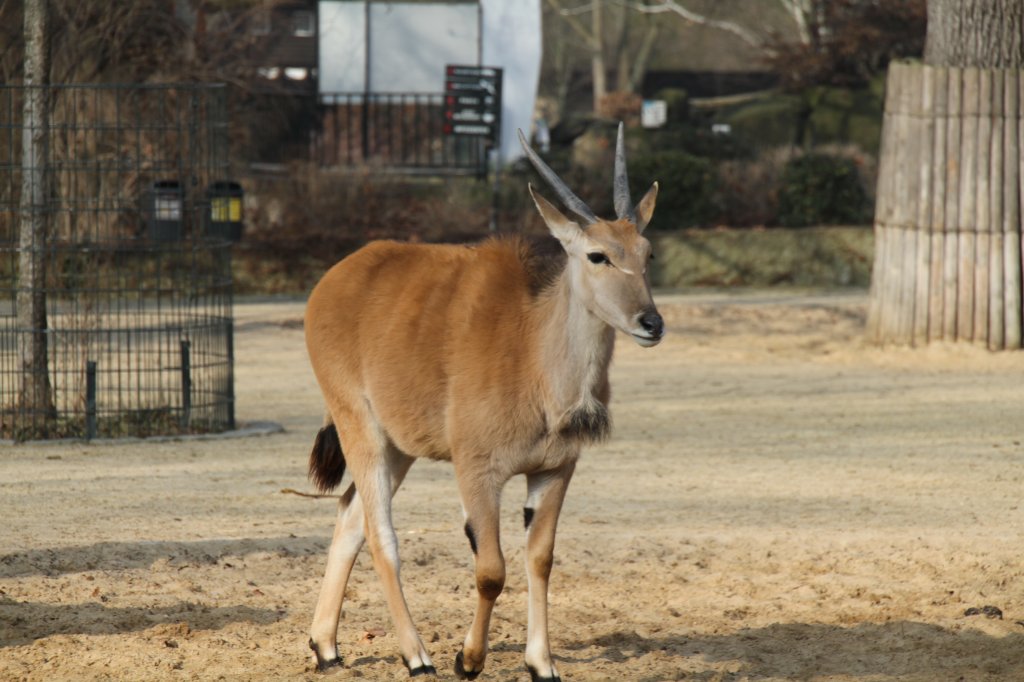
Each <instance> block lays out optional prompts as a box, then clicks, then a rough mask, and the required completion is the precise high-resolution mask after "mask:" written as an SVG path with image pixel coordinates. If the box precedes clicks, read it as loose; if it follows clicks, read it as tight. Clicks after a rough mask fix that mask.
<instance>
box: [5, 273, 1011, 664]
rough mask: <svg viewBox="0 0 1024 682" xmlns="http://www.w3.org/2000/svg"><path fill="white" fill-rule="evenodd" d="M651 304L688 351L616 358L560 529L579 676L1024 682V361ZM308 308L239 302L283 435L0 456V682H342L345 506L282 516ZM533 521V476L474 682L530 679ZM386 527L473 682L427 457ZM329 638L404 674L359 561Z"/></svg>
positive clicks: (411, 589) (260, 412) (766, 302)
mask: <svg viewBox="0 0 1024 682" xmlns="http://www.w3.org/2000/svg"><path fill="white" fill-rule="evenodd" d="M659 300H660V302H661V303H660V305H661V308H662V311H663V312H664V314H665V317H666V319H667V320H668V323H669V326H670V332H671V334H670V336H669V337H668V338H667V339H666V341H665V343H663V344H662V345H661V346H659V347H657V348H654V349H650V350H642V349H640V348H637V347H635V346H633V345H631V344H630V343H629V342H628V341H627V340H626V339H620V345H619V348H618V351H617V358H616V362H615V365H614V369H613V387H614V398H613V414H614V418H615V424H616V431H615V435H614V436H613V438H612V440H611V441H610V442H609V443H607V444H606V445H603V446H601V447H596V448H592V449H590V450H589V451H587V452H586V453H585V454H584V457H583V459H582V461H581V463H580V466H579V467H578V470H577V474H576V478H575V480H574V482H573V485H572V487H571V488H570V491H569V495H568V499H567V501H566V506H565V510H564V512H563V516H562V522H561V526H560V528H559V539H558V548H557V551H556V555H557V563H556V567H555V571H554V576H553V583H552V588H551V621H552V633H551V634H552V646H553V649H554V653H555V656H556V661H557V663H558V666H559V668H560V671H561V672H562V675H563V677H564V678H565V679H566V680H611V679H615V680H621V679H628V680H651V681H654V680H675V679H687V680H746V679H756V680H792V679H814V680H850V681H852V680H858V681H863V680H873V681H874V680H896V679H899V680H936V679H941V680H957V679H964V680H1013V679H1024V627H1022V626H1021V625H1020V624H1019V623H1018V621H1021V620H1022V619H1024V593H1022V590H1021V585H1022V584H1024V567H1022V563H1021V560H1020V554H1021V551H1020V531H1021V528H1022V527H1024V509H1022V505H1021V502H1020V491H1021V485H1022V477H1024V473H1022V471H1024V467H1022V464H1024V447H1022V445H1021V442H1022V434H1021V429H1020V405H1021V403H1022V402H1024V382H1022V376H1024V355H1022V354H1021V353H1004V354H999V355H993V354H989V353H987V352H985V351H983V350H981V349H977V348H973V347H955V346H938V347H934V348H929V349H927V350H924V351H909V350H902V349H889V350H880V349H874V348H868V347H865V346H864V345H863V344H862V342H861V340H860V335H861V329H862V326H863V319H864V311H865V305H866V299H865V296H864V295H863V294H862V293H854V294H842V295H833V296H817V295H780V294H778V293H768V294H745V295H729V294H722V295H717V294H704V295H700V296H662V297H660V299H659ZM301 312H302V306H301V304H298V303H286V304H282V303H275V304H258V305H257V304H248V305H239V306H238V308H237V313H238V318H239V327H238V329H239V331H238V333H237V335H236V343H237V358H238V360H237V363H238V364H237V367H236V375H237V394H238V396H239V405H238V416H239V419H241V420H243V421H244V420H256V419H273V420H275V421H279V422H281V423H282V424H283V425H284V426H285V427H286V429H287V431H286V432H285V433H283V434H279V435H273V436H267V437H262V438H251V439H237V440H229V441H196V442H165V443H155V444H139V443H130V444H120V445H109V444H105V445H102V446H99V445H83V444H76V445H47V446H44V447H39V446H19V447H13V448H5V449H3V451H2V452H0V516H2V518H3V519H4V524H3V526H2V527H0V679H29V680H64V679H67V680H91V679H118V680H120V679H153V680H165V679H167V680H179V679H196V680H208V679H212V680H216V679H309V680H316V679H324V678H323V677H320V676H318V675H316V674H315V673H313V672H312V662H311V658H310V655H309V651H308V650H307V649H306V644H305V642H306V639H307V635H306V629H307V627H308V625H309V621H310V618H311V614H312V610H313V604H314V602H315V600H316V595H317V590H318V588H319V581H320V575H321V573H322V570H323V565H324V560H325V551H326V547H327V544H328V541H329V537H330V533H331V528H332V521H333V504H332V503H331V502H330V501H322V500H309V499H304V498H300V497H296V496H293V495H286V494H281V493H280V490H281V489H282V488H296V489H300V490H308V489H309V488H308V484H307V483H306V481H305V459H306V456H307V454H308V452H309V447H310V445H311V444H312V439H313V435H314V434H315V432H316V429H317V428H318V427H319V425H320V422H321V405H320V400H319V395H318V391H317V388H316V385H315V382H314V380H313V377H312V374H311V372H310V370H309V369H308V364H307V361H306V357H305V350H304V346H303V342H302V331H301V329H300V328H299V327H298V325H296V324H294V321H295V320H297V319H300V317H301ZM524 498H525V485H522V483H521V482H520V481H518V480H515V481H512V482H511V483H510V485H509V488H508V490H507V494H506V497H505V501H504V506H505V509H504V518H503V528H502V531H503V541H504V546H505V552H506V558H507V560H508V562H509V574H508V585H507V587H506V591H505V593H504V594H503V595H502V597H501V598H500V600H499V602H498V608H497V610H496V613H495V617H494V622H493V626H492V640H491V641H492V653H491V655H490V657H489V658H488V662H487V669H486V671H485V672H484V677H482V678H481V679H484V678H486V679H489V680H519V679H524V677H525V671H524V670H523V662H522V656H523V646H524V638H525V627H526V623H525V620H526V599H525V597H526V580H525V577H524V575H523V571H522V565H523V561H524V555H523V536H522V521H521V511H520V507H521V506H522V503H523V500H524ZM395 507H396V508H395V517H396V518H395V522H396V527H397V529H398V533H399V537H400V543H401V553H402V557H403V561H404V564H403V577H404V583H405V587H406V593H407V595H408V598H409V602H410V606H411V609H412V611H413V613H414V615H415V617H416V620H417V623H418V625H419V628H420V633H421V635H422V636H423V638H424V640H425V641H426V642H427V646H428V648H429V650H430V651H431V653H432V655H433V657H434V661H435V663H436V664H437V665H438V667H439V668H440V669H441V670H442V672H441V675H440V677H441V678H443V679H454V676H453V675H452V673H451V662H452V660H453V658H454V656H455V653H456V652H457V651H458V649H459V647H460V645H461V642H462V639H463V637H464V636H465V629H466V627H467V626H468V623H469V620H470V618H471V614H472V609H473V606H474V604H475V595H474V594H473V590H474V587H473V583H474V581H473V577H472V569H471V561H472V557H471V555H470V552H469V549H468V547H467V545H466V541H465V537H464V535H463V532H462V517H461V512H460V510H459V503H458V500H457V496H456V494H455V486H454V482H453V479H452V472H451V470H450V468H449V467H447V466H446V465H443V464H437V463H430V462H421V463H418V464H417V465H416V466H415V467H413V469H412V471H411V473H410V475H409V478H408V479H407V481H406V483H405V485H404V486H403V489H402V491H401V492H400V494H399V495H398V497H397V498H396V505H395ZM990 605H991V606H996V607H998V609H1000V610H1001V612H1002V614H1003V617H1002V618H1001V619H1000V618H998V617H996V618H988V617H986V615H985V612H981V613H979V615H974V616H966V615H964V613H965V611H966V610H967V609H970V608H972V607H973V608H978V609H979V610H980V611H981V610H982V607H984V606H990ZM988 613H993V612H991V611H989V612H988ZM367 633H373V636H371V637H367V636H366V635H367ZM338 639H339V642H340V644H341V647H342V651H343V653H344V656H345V659H346V667H345V668H344V669H341V670H338V671H337V673H336V674H335V675H334V677H338V678H346V677H362V678H365V679H404V678H405V677H406V673H405V670H404V668H403V667H402V664H401V661H400V658H399V655H398V650H397V645H396V641H395V637H394V633H393V630H392V628H391V623H390V622H389V619H388V617H387V613H386V610H385V607H384V605H383V602H382V597H381V593H380V590H379V588H378V586H377V581H376V578H375V576H374V574H373V570H372V568H371V565H370V561H369V557H368V556H366V555H365V554H364V555H363V556H362V557H361V558H360V560H359V563H358V565H357V567H356V570H355V572H354V575H353V580H352V584H351V587H350V594H349V600H348V602H347V603H346V609H345V614H344V617H343V620H342V624H341V628H340V631H339V635H338Z"/></svg>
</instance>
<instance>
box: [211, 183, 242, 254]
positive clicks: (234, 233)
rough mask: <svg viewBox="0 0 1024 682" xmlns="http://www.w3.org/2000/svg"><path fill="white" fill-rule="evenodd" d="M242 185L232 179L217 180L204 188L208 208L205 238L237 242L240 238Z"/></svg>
mask: <svg viewBox="0 0 1024 682" xmlns="http://www.w3.org/2000/svg"><path fill="white" fill-rule="evenodd" d="M242 195H243V192H242V186H241V185H239V184H238V183H237V182H234V181H233V180H218V181H217V182H214V183H211V184H210V186H209V187H208V188H207V190H206V198H207V200H208V201H209V202H210V210H209V212H208V213H207V216H206V218H207V219H206V238H207V239H213V240H218V241H220V240H227V241H231V242H237V241H238V240H240V239H241V238H242Z"/></svg>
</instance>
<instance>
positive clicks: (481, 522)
mask: <svg viewBox="0 0 1024 682" xmlns="http://www.w3.org/2000/svg"><path fill="white" fill-rule="evenodd" d="M467 478H470V477H467ZM471 478H472V479H473V480H471V481H469V480H464V478H463V477H462V476H460V477H459V488H460V490H461V492H462V505H463V508H464V509H465V512H466V537H467V538H469V546H470V548H471V549H472V550H473V554H474V556H475V558H476V591H477V606H476V615H475V616H474V617H473V624H472V625H471V626H470V628H469V632H468V633H467V634H466V641H465V643H464V644H463V645H462V651H460V652H459V653H458V654H457V655H456V656H455V674H456V675H457V676H458V677H459V679H464V680H472V679H474V678H476V676H477V675H479V674H480V671H482V670H483V669H484V659H485V658H486V657H487V633H488V630H489V629H490V625H491V612H492V611H493V610H494V601H495V600H496V599H497V598H498V595H500V594H501V591H502V589H504V587H505V557H504V556H502V554H501V541H500V538H499V529H498V518H499V512H500V509H499V496H500V487H498V488H491V487H490V486H487V485H486V484H484V485H481V483H482V481H481V480H480V478H477V477H475V476H474V477H471Z"/></svg>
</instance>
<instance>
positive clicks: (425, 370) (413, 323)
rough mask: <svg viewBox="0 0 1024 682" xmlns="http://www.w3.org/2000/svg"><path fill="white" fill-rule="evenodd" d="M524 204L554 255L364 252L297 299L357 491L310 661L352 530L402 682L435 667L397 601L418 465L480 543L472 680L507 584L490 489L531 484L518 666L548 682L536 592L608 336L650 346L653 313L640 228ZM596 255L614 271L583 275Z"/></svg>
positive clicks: (334, 555)
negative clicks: (441, 469) (409, 480)
mask: <svg viewBox="0 0 1024 682" xmlns="http://www.w3.org/2000/svg"><path fill="white" fill-rule="evenodd" d="M535 200H536V201H537V205H538V209H539V210H540V212H541V214H542V216H543V217H544V219H545V222H546V223H547V224H548V226H549V228H550V229H551V231H552V234H554V235H555V236H556V237H557V238H558V240H559V241H560V242H561V248H562V249H564V252H565V254H559V256H560V257H559V258H556V260H555V261H552V260H550V257H548V260H547V261H544V262H541V261H542V260H543V257H542V256H538V255H537V254H538V251H537V250H536V249H531V247H530V245H529V244H527V243H526V242H525V241H523V240H521V239H517V238H509V239H491V240H488V241H485V242H483V243H481V244H479V245H476V246H451V245H423V244H402V243H396V242H376V243H372V244H370V245H368V246H366V247H364V248H363V249H361V250H359V251H357V252H356V253H354V254H352V255H351V256H349V257H347V258H345V259H344V260H343V261H341V262H340V263H338V264H337V265H336V266H335V267H334V268H332V269H331V270H330V271H329V272H328V273H327V274H326V275H325V276H324V278H323V279H322V280H321V281H320V283H319V284H318V285H317V286H316V288H315V289H314V291H313V293H312V294H311V296H310V298H309V303H308V306H307V310H306V320H305V324H306V340H307V346H308V349H309V356H310V360H311V361H312V364H313V369H314V372H315V374H316V377H317V380H318V382H319V383H320V386H321V389H322V391H323V394H324V397H325V400H326V402H327V406H328V410H329V412H330V415H331V419H332V420H333V422H334V424H335V426H336V427H337V432H338V437H339V440H340V442H341V450H342V452H343V455H344V460H345V464H346V465H347V466H348V469H349V470H350V471H351V472H352V476H353V479H354V486H355V491H356V493H355V498H353V496H352V490H351V489H350V491H349V493H347V494H346V496H347V498H348V499H347V500H346V501H344V503H343V504H342V505H341V508H340V510H339V524H338V527H339V530H338V531H337V532H336V534H335V540H334V543H333V544H332V548H331V554H330V555H329V560H328V567H327V575H326V576H325V581H324V586H323V589H322V591H321V597H320V601H319V603H318V606H317V613H316V615H315V616H314V623H313V628H312V631H311V635H312V638H311V646H313V648H314V651H315V652H317V656H318V661H319V662H320V663H321V664H323V662H324V659H330V658H331V656H332V654H333V655H335V656H336V647H335V645H334V636H335V631H336V629H337V622H338V612H339V611H340V609H341V604H342V599H343V593H344V582H345V581H346V580H347V577H348V574H349V571H350V570H351V565H352V562H353V561H354V559H355V553H357V552H358V550H359V547H360V546H361V545H362V542H363V535H362V534H361V529H360V526H362V529H364V530H365V531H366V535H365V537H366V539H367V540H368V541H369V542H370V546H371V551H372V552H373V555H374V565H375V567H376V569H377V571H378V574H379V576H380V578H381V581H382V584H383V586H384V591H385V595H386V597H387V599H388V604H389V607H390V609H391V614H392V617H393V619H394V620H395V626H396V631H397V634H398V637H399V645H400V647H401V649H402V654H403V657H404V658H405V660H406V661H407V665H409V667H410V669H411V670H417V669H418V668H422V669H426V670H432V664H431V663H430V659H429V656H428V654H427V653H426V650H425V648H424V647H423V644H422V641H420V639H419V637H418V635H417V634H416V631H415V628H414V626H413V625H412V621H411V617H410V616H409V613H408V609H407V607H406V606H405V600H404V597H403V595H402V591H401V586H400V582H399V570H398V557H397V541H396V539H395V537H394V531H393V529H392V528H391V526H390V497H391V494H393V492H394V490H395V489H396V488H397V486H398V485H399V484H400V483H401V479H402V477H404V475H405V472H406V471H407V469H408V467H409V465H411V463H412V459H411V458H414V457H429V458H433V459H440V460H450V461H452V462H453V464H454V466H455V472H456V478H457V481H458V485H459V492H460V495H461V497H462V502H463V508H464V510H465V513H466V519H467V526H468V527H469V528H468V530H467V534H469V535H470V536H471V538H472V539H473V540H474V541H475V544H476V548H475V549H476V552H477V556H476V573H477V586H478V592H479V595H478V597H479V604H478V608H477V614H476V617H475V619H474V622H473V625H472V627H471V628H470V632H469V635H468V636H467V638H466V643H465V646H464V649H463V652H462V654H460V658H459V663H458V664H457V665H458V666H462V670H463V672H464V673H467V674H473V673H476V672H479V670H480V669H482V667H483V661H484V657H485V656H486V651H487V629H488V625H489V621H490V614H491V610H492V608H493V605H494V601H495V599H496V598H497V596H498V594H499V593H500V592H501V590H502V587H503V585H504V580H505V566H504V559H503V557H502V555H501V548H500V544H499V541H498V508H499V499H500V493H501V489H502V487H503V486H504V484H505V482H506V481H507V480H508V479H509V478H511V477H512V476H515V475H517V474H527V475H528V483H529V486H530V499H531V501H530V502H529V504H532V505H535V506H536V508H537V514H536V517H535V518H534V520H533V523H532V524H531V530H529V531H528V532H529V534H530V535H529V544H528V562H527V563H528V574H529V575H530V581H531V583H530V584H531V588H530V589H531V598H530V614H531V617H530V634H529V644H528V646H527V664H528V665H529V666H531V667H532V668H533V669H535V670H537V671H538V674H540V675H541V677H551V678H552V679H554V678H555V677H556V675H557V674H556V673H555V672H554V666H553V664H552V662H551V659H550V652H549V651H548V646H547V621H546V599H547V598H546V594H547V579H548V574H549V573H550V567H551V562H552V557H551V553H552V551H553V546H554V533H555V525H556V524H557V517H558V512H559V509H560V508H561V503H562V496H563V495H564V492H565V488H566V487H567V485H568V482H569V479H570V477H571V475H572V471H573V469H574V467H575V463H576V460H577V458H578V456H579V451H580V446H581V444H583V443H585V442H588V441H591V440H596V439H600V438H602V437H604V435H605V434H606V433H607V426H608V422H607V404H608V400H609V397H610V387H609V382H608V365H609V363H610V361H611V357H612V350H613V346H614V337H615V329H616V328H619V329H620V330H622V331H625V332H627V333H630V334H634V337H635V338H637V340H638V342H640V343H643V344H644V345H653V344H654V343H657V342H658V340H660V334H661V331H660V328H659V330H658V332H657V334H656V335H655V336H653V337H647V336H644V334H645V333H646V332H644V331H643V330H642V329H641V326H640V323H639V322H638V320H639V319H640V316H642V315H643V314H644V313H647V314H648V315H654V316H655V317H657V315H656V313H655V312H653V311H654V306H653V303H652V301H651V297H650V288H649V285H648V282H647V278H646V267H647V261H648V258H649V255H650V245H649V244H648V242H647V240H645V239H644V238H643V237H642V236H640V233H639V231H638V229H637V226H636V225H634V224H633V223H631V222H629V221H628V220H618V221H614V222H598V223H595V224H593V225H591V226H589V227H588V228H587V229H586V230H584V229H582V228H580V227H579V226H578V225H577V224H576V223H574V222H572V221H570V220H568V219H566V218H565V217H564V216H563V215H562V214H561V213H560V212H558V210H557V209H555V208H554V207H553V206H551V205H550V204H549V203H548V202H546V201H545V200H544V199H542V198H540V197H536V196H535ZM649 208H650V209H653V198H652V199H651V202H650V207H649ZM647 217H648V218H649V214H648V215H647ZM595 251H600V252H601V253H605V254H607V256H608V258H609V259H610V261H611V263H610V264H608V265H597V264H594V263H592V262H590V261H589V260H588V254H591V253H593V252H595ZM552 263H554V267H553V268H552ZM658 324H659V325H660V318H658ZM637 334H640V336H637ZM389 481H390V486H389V485H388V482H389ZM361 514H365V519H364V522H363V523H362V524H360V523H359V515H361ZM343 529H344V530H343ZM339 583H340V585H339Z"/></svg>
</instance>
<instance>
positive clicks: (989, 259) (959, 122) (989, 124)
mask: <svg viewBox="0 0 1024 682" xmlns="http://www.w3.org/2000/svg"><path fill="white" fill-rule="evenodd" d="M1022 90H1024V71H1020V70H991V69H978V68H955V67H935V66H929V65H925V64H918V63H897V62H893V63H892V64H891V65H890V67H889V75H888V80H887V83H886V98H885V121H884V125H883V129H882V148H881V158H880V160H879V175H878V192H877V197H878V199H877V204H876V207H875V239H876V242H875V262H874V271H873V273H872V280H871V300H870V307H869V310H868V337H869V339H870V340H871V341H874V342H876V343H882V344H884V343H894V344H911V345H923V344H925V343H928V342H931V341H968V342H974V343H978V344H984V345H987V346H988V347H989V348H992V349H1004V348H1020V347H1021V333H1022V330H1021V323H1022V321H1021V268H1022V263H1021V191H1022V188H1021V182H1022V180H1024V174H1022V172H1021V165H1022V159H1021V147H1020V145H1021V139H1022V137H1024V128H1022V118H1021V93H1022Z"/></svg>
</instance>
